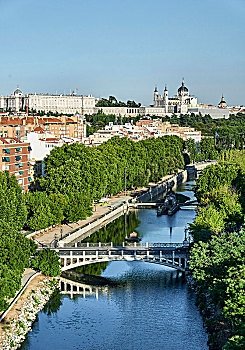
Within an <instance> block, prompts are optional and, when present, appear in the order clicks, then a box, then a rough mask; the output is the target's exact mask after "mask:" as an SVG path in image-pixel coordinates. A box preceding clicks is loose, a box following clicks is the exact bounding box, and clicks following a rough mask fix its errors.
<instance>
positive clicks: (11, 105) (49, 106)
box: [0, 88, 96, 115]
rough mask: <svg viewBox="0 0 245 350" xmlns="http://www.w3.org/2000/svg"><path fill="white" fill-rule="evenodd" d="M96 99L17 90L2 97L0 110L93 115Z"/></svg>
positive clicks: (89, 96)
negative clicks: (27, 92) (32, 110)
mask: <svg viewBox="0 0 245 350" xmlns="http://www.w3.org/2000/svg"><path fill="white" fill-rule="evenodd" d="M95 103H96V99H95V97H93V96H92V95H88V96H83V95H76V94H75V93H73V94H71V95H62V94H61V95H49V94H25V95H24V94H23V92H22V91H21V90H20V89H19V88H17V89H16V90H15V91H14V92H13V93H12V94H11V96H1V98H0V109H1V110H3V111H14V112H19V111H20V110H23V109H26V108H27V106H28V109H29V110H30V109H34V110H36V111H37V112H40V111H44V112H45V113H48V112H53V113H56V112H57V113H63V114H77V113H79V114H82V115H85V114H93V113H94V110H95Z"/></svg>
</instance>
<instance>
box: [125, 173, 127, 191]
mask: <svg viewBox="0 0 245 350" xmlns="http://www.w3.org/2000/svg"><path fill="white" fill-rule="evenodd" d="M126 191H127V167H126V166H125V197H126Z"/></svg>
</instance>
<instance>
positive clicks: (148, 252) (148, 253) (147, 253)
mask: <svg viewBox="0 0 245 350" xmlns="http://www.w3.org/2000/svg"><path fill="white" fill-rule="evenodd" d="M146 255H147V259H149V255H150V251H149V250H147V252H146Z"/></svg>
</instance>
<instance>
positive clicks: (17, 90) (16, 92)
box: [13, 87, 23, 95]
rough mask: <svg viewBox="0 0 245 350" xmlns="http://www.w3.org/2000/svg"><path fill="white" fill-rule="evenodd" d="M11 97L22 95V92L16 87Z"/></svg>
mask: <svg viewBox="0 0 245 350" xmlns="http://www.w3.org/2000/svg"><path fill="white" fill-rule="evenodd" d="M13 95H23V92H22V91H21V90H20V89H19V88H18V87H17V89H16V90H15V91H14V92H13Z"/></svg>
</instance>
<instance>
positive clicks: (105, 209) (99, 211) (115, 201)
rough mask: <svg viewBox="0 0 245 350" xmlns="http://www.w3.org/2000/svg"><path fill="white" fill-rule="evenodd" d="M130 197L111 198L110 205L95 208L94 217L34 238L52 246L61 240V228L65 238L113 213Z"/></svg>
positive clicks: (55, 228) (56, 228) (57, 227)
mask: <svg viewBox="0 0 245 350" xmlns="http://www.w3.org/2000/svg"><path fill="white" fill-rule="evenodd" d="M129 198H130V196H127V197H125V196H115V197H113V198H110V199H109V201H108V203H107V204H106V205H103V206H101V205H96V206H94V208H93V215H92V216H89V217H87V218H86V219H85V220H79V221H78V222H73V223H69V224H66V225H61V226H60V225H59V226H56V227H54V228H52V229H50V230H49V231H48V232H45V231H44V232H42V233H39V234H37V235H36V236H34V238H35V240H37V242H39V243H41V244H44V245H46V244H50V243H51V242H52V241H53V240H54V239H55V238H61V227H62V236H65V235H66V234H67V233H69V232H71V231H73V230H75V229H77V228H79V227H83V226H85V225H87V224H89V223H90V222H92V221H94V220H95V219H97V218H99V217H100V216H102V215H104V214H106V213H109V212H110V211H111V207H117V206H119V205H120V204H122V203H123V202H125V200H126V199H129Z"/></svg>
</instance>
